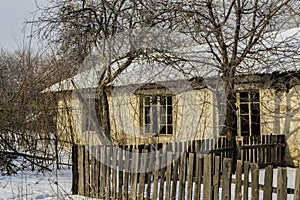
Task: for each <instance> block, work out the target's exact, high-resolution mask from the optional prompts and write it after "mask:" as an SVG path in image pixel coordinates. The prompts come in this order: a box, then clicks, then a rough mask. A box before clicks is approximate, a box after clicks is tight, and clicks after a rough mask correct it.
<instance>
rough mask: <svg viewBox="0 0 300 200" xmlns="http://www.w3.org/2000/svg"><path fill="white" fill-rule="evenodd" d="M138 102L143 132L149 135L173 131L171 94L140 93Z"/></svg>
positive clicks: (167, 133)
mask: <svg viewBox="0 0 300 200" xmlns="http://www.w3.org/2000/svg"><path fill="white" fill-rule="evenodd" d="M140 102H141V109H140V110H141V124H142V126H143V131H142V132H143V133H145V134H151V135H159V134H165V135H169V134H172V133H173V116H172V112H173V107H172V96H170V95H142V96H140Z"/></svg>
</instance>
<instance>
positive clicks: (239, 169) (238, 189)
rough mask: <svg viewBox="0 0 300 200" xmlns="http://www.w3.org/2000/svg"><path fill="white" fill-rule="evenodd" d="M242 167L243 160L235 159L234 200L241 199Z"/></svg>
mask: <svg viewBox="0 0 300 200" xmlns="http://www.w3.org/2000/svg"><path fill="white" fill-rule="evenodd" d="M242 167H243V162H242V161H241V160H238V161H237V164H236V186H235V195H234V197H235V200H241V199H242Z"/></svg>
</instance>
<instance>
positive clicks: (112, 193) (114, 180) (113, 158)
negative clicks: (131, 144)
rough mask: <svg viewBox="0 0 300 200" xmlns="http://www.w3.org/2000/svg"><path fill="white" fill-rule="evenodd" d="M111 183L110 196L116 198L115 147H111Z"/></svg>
mask: <svg viewBox="0 0 300 200" xmlns="http://www.w3.org/2000/svg"><path fill="white" fill-rule="evenodd" d="M111 152H112V156H111V157H112V158H111V160H112V169H111V172H112V175H111V176H112V181H111V182H112V183H111V197H112V199H116V194H117V148H116V147H112V151H111Z"/></svg>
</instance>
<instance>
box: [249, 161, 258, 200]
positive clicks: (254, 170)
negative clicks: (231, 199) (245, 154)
mask: <svg viewBox="0 0 300 200" xmlns="http://www.w3.org/2000/svg"><path fill="white" fill-rule="evenodd" d="M251 199H253V200H258V199H259V167H258V164H257V163H251Z"/></svg>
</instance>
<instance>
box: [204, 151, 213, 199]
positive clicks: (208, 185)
mask: <svg viewBox="0 0 300 200" xmlns="http://www.w3.org/2000/svg"><path fill="white" fill-rule="evenodd" d="M211 159H212V156H211V154H209V155H206V156H204V180H203V199H211V195H212V192H211V191H212V173H211V172H212V169H211V167H212V166H211V162H212V160H211Z"/></svg>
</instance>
